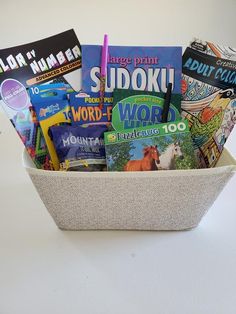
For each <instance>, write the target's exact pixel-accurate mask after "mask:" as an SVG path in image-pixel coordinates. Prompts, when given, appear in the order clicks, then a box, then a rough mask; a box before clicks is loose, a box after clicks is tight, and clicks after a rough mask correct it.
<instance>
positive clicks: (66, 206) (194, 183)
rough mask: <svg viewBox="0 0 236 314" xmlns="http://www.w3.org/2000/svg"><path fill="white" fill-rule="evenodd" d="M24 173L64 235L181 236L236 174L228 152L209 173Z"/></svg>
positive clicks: (29, 167)
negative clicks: (173, 233)
mask: <svg viewBox="0 0 236 314" xmlns="http://www.w3.org/2000/svg"><path fill="white" fill-rule="evenodd" d="M23 164H24V167H25V168H26V170H27V172H28V174H29V176H30V178H31V180H32V182H33V184H34V186H35V188H36V190H37V191H38V193H39V195H40V197H41V199H42V201H43V203H44V204H45V206H46V208H47V209H48V211H49V213H50V214H51V216H52V218H53V219H54V221H55V223H56V224H57V226H58V227H59V228H61V229H64V230H85V229H90V230H92V229H129V230H183V229H190V228H193V227H196V226H197V225H198V224H199V222H200V221H201V219H202V217H203V216H204V215H205V214H206V212H207V211H208V209H209V208H210V207H211V205H212V204H213V202H214V201H215V199H216V198H217V196H218V195H219V193H220V192H221V191H222V189H223V188H224V186H225V185H226V183H227V182H228V181H229V180H230V178H231V177H232V176H233V174H234V172H235V171H236V160H235V159H234V158H233V157H232V156H231V155H230V154H229V152H228V151H227V150H226V149H225V150H224V152H223V154H222V156H221V159H220V160H219V162H218V164H217V167H215V168H211V169H200V170H198V169H194V170H169V171H164V170H163V171H150V172H60V171H46V170H39V169H36V168H35V167H34V165H33V163H32V161H31V160H30V158H29V157H28V154H27V152H26V151H25V152H24V154H23Z"/></svg>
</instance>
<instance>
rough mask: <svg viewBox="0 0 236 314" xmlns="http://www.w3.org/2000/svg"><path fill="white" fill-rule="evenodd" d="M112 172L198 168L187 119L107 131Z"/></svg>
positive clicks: (107, 157)
mask: <svg viewBox="0 0 236 314" xmlns="http://www.w3.org/2000/svg"><path fill="white" fill-rule="evenodd" d="M104 139H105V149H106V160H107V169H108V171H153V170H174V169H193V168H196V158H195V155H194V150H193V143H192V139H191V134H190V131H189V127H188V122H187V120H183V121H173V122H169V123H162V124H156V125H150V126H146V127H140V128H135V129H127V130H122V131H113V132H105V133H104Z"/></svg>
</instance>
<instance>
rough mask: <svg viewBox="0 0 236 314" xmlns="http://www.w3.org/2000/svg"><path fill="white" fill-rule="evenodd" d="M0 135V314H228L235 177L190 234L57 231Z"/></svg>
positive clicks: (4, 132)
mask: <svg viewBox="0 0 236 314" xmlns="http://www.w3.org/2000/svg"><path fill="white" fill-rule="evenodd" d="M0 130H1V134H0V147H1V156H0V174H1V176H0V314H25V313H27V314H28V313H29V314H30V313H33V314H42V313H48V314H51V313H56V314H62V313H70V314H75V313H76V314H77V313H86V314H87V313H88V314H89V313H92V314H97V313H99V314H100V313H104V314H110V313H113V314H118V313H119V314H120V313H122V314H126V313H127V314H141V313H142V314H143V313H162V314H164V313H168V314H171V313H181V314H189V313H191V314H195V313H196V314H199V313H201V314H203V313H206V314H209V313H214V314H222V313H227V314H231V313H232V314H235V313H236V298H235V292H236V206H235V186H236V185H235V183H236V176H235V177H234V178H233V179H231V181H230V182H229V184H228V185H227V186H226V188H225V189H224V191H223V192H222V193H221V194H220V196H219V197H218V199H217V200H216V202H215V204H214V205H213V206H212V208H211V209H210V211H209V212H208V213H207V215H206V216H205V217H204V219H203V220H202V223H201V224H200V226H199V227H198V228H196V229H194V230H192V231H184V232H143V231H141V232H133V231H125V232H124V231H94V232H93V231H80V232H68V231H67V232H66V231H60V230H59V229H57V227H56V225H55V224H54V222H53V221H52V219H51V217H50V216H49V214H48V212H47V211H46V209H45V207H44V205H43V204H42V202H41V200H40V198H39V196H38V195H37V193H36V191H35V189H34V187H33V185H32V183H31V181H30V179H29V177H28V175H27V174H26V171H25V170H24V169H23V167H22V165H21V152H22V149H23V146H22V144H21V142H20V140H19V139H18V138H17V136H16V134H15V131H14V129H13V127H12V126H11V125H10V123H9V121H8V120H7V119H6V118H5V116H3V114H2V113H0ZM235 136H236V134H235V132H234V143H233V136H232V137H231V138H230V139H229V140H230V141H229V143H228V145H227V146H228V147H229V148H231V150H232V151H234V156H236V145H235V138H236V137H235ZM226 309H227V312H226Z"/></svg>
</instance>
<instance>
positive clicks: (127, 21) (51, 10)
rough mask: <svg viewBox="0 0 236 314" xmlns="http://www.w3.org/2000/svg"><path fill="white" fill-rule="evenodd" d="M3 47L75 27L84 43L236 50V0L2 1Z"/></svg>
mask: <svg viewBox="0 0 236 314" xmlns="http://www.w3.org/2000/svg"><path fill="white" fill-rule="evenodd" d="M0 12H1V19H0V38H1V40H0V48H5V47H7V46H12V45H17V44H22V43H25V42H29V41H34V40H37V39H41V38H43V37H44V36H49V35H53V34H54V33H57V32H60V31H64V30H66V29H69V28H74V29H75V31H76V33H77V35H78V37H79V40H80V41H81V43H94V44H97V43H101V42H102V37H103V34H104V33H105V32H107V33H108V34H109V35H110V44H114V45H115V44H124V45H178V44H179V45H187V44H188V42H189V40H190V39H191V38H192V37H201V38H202V39H206V40H212V41H216V42H218V43H223V44H229V45H231V46H235V47H236V36H235V32H234V31H235V12H236V1H235V0H224V1H222V0H220V1H219V0H170V1H168V0H146V1H143V0H142V1H141V0H119V1H114V0H98V1H94V0H38V1H30V0H20V1H17V0H0Z"/></svg>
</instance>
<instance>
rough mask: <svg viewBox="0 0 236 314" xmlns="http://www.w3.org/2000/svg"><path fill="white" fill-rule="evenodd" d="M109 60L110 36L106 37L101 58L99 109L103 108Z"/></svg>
mask: <svg viewBox="0 0 236 314" xmlns="http://www.w3.org/2000/svg"><path fill="white" fill-rule="evenodd" d="M107 59H108V35H107V34H105V35H104V41H103V47H102V58H101V73H100V104H99V108H100V109H102V108H103V104H104V94H105V87H106V75H107Z"/></svg>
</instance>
